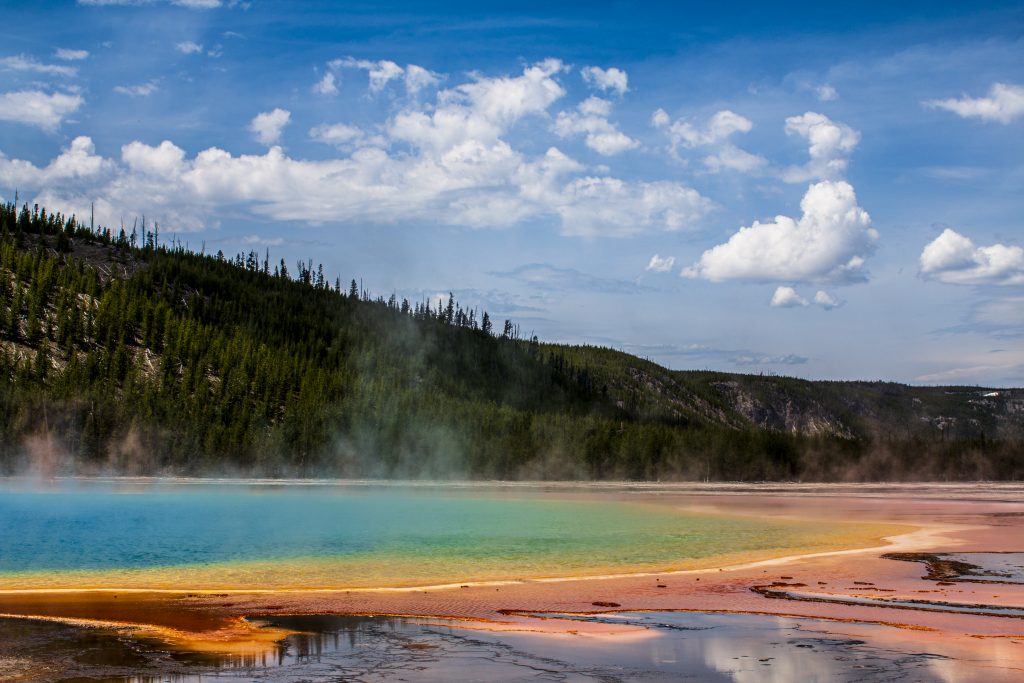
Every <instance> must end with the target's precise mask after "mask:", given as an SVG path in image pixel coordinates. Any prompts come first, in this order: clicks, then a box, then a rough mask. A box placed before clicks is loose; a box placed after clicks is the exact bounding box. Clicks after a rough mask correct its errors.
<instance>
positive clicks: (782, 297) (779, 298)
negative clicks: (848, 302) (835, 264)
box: [768, 285, 843, 311]
mask: <svg viewBox="0 0 1024 683" xmlns="http://www.w3.org/2000/svg"><path fill="white" fill-rule="evenodd" d="M812 303H813V304H814V305H815V306H821V307H822V308H824V309H825V310H826V311H830V310H832V309H833V308H839V307H840V306H842V305H843V302H842V301H840V300H839V299H837V298H836V297H834V296H832V295H831V294H829V293H828V292H826V291H825V290H823V289H819V290H818V291H817V292H815V294H814V298H813V299H811V300H810V301H808V300H807V299H806V298H804V297H803V296H802V295H801V294H800V293H799V292H797V291H796V290H795V289H793V288H792V287H788V286H785V285H781V286H779V287H777V288H776V289H775V293H774V294H772V300H771V301H770V302H769V304H768V305H769V306H771V307H772V308H797V307H804V306H810V305H811V304H812Z"/></svg>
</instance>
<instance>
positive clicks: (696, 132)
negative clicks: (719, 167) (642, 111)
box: [651, 109, 754, 149]
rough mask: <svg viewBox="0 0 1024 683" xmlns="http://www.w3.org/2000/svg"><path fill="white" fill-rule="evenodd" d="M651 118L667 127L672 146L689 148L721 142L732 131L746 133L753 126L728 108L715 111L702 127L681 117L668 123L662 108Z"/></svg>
mask: <svg viewBox="0 0 1024 683" xmlns="http://www.w3.org/2000/svg"><path fill="white" fill-rule="evenodd" d="M651 120H652V122H653V123H654V125H655V126H657V127H664V128H667V131H666V132H667V133H668V136H669V138H670V139H671V141H672V144H673V146H677V145H681V146H683V147H686V148H689V149H692V148H694V147H700V146H703V145H712V144H715V143H716V142H721V141H723V140H725V139H726V138H728V137H729V136H730V135H732V134H733V133H747V132H750V130H751V129H752V128H753V127H754V124H753V123H752V122H751V121H750V119H747V118H744V117H742V116H740V115H739V114H737V113H735V112H732V111H729V110H728V109H723V110H722V111H719V112H716V113H715V114H714V115H713V116H712V117H711V118H710V119H708V122H707V124H706V125H705V126H704V127H703V128H701V127H698V126H695V125H694V124H693V123H691V122H689V121H685V120H683V119H677V120H676V121H675V122H674V123H671V124H670V123H669V121H670V119H669V116H668V113H667V112H666V111H665V110H664V109H658V110H657V111H655V112H654V116H653V117H652V119H651Z"/></svg>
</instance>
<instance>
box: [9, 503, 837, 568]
mask: <svg viewBox="0 0 1024 683" xmlns="http://www.w3.org/2000/svg"><path fill="white" fill-rule="evenodd" d="M849 533H850V530H849V529H845V528H840V527H838V526H836V525H832V526H829V527H824V526H823V525H821V524H812V523H798V522H783V521H770V520H763V519H762V520H755V519H745V518H730V517H713V516H706V515H697V514H692V513H687V512H685V511H683V510H681V509H678V508H677V507H673V506H670V505H650V504H637V503H631V502H623V501H621V500H619V499H616V498H614V497H613V498H610V499H606V500H593V499H589V498H573V497H571V496H565V495H531V496H525V497H509V496H506V495H503V494H500V493H498V492H495V491H484V492H478V493H454V492H445V491H444V490H440V491H437V490H435V491H415V490H403V489H393V488H383V489H365V488H345V487H340V488H332V487H325V488H300V487H287V486H284V487H277V488H275V487H270V488H251V487H240V486H233V487H224V488H218V487H212V486H188V487H168V488H160V487H157V488H147V489H141V490H133V491H125V490H122V489H118V488H97V487H87V488H81V489H66V490H57V491H31V492H26V491H10V490H8V491H5V492H2V493H0V587H7V588H10V587H19V588H21V587H55V586H59V585H68V586H81V585H105V584H108V583H109V584H111V585H115V586H134V587H172V586H173V587H194V588H200V587H209V588H212V587H217V586H221V587H224V586H228V587H273V586H286V585H287V586H307V587H313V586H317V587H330V586H336V587H346V586H352V587H358V586H390V585H394V586H401V585H422V584H423V583H426V582H433V581H439V582H455V581H464V580H472V579H479V580H484V579H499V578H511V579H516V578H529V577H541V576H559V575H576V574H581V573H582V574H587V573H602V572H608V571H629V570H640V569H672V568H681V567H686V566H691V565H692V564H693V563H694V562H696V561H700V560H706V559H708V558H714V557H724V556H729V557H734V556H735V557H738V556H749V555H750V554H752V553H753V554H757V553H762V554H763V553H769V554H784V553H783V552H782V551H784V550H786V549H797V548H809V547H814V548H828V547H831V546H839V545H842V544H848V543H849V542H850V539H849Z"/></svg>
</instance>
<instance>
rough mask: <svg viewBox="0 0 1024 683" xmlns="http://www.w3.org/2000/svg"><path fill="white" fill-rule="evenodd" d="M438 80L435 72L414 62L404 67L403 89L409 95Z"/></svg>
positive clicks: (434, 83) (431, 85)
mask: <svg viewBox="0 0 1024 683" xmlns="http://www.w3.org/2000/svg"><path fill="white" fill-rule="evenodd" d="M439 82H440V81H439V79H438V76H437V74H435V73H434V72H433V71H430V70H429V69H424V68H423V67H422V66H417V65H416V64H409V65H408V66H406V67H405V89H406V91H407V92H408V93H409V94H410V95H415V94H417V93H418V92H419V91H420V90H423V89H424V88H430V87H433V86H435V85H437V84H438V83H439Z"/></svg>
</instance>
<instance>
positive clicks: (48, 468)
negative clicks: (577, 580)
mask: <svg viewBox="0 0 1024 683" xmlns="http://www.w3.org/2000/svg"><path fill="white" fill-rule="evenodd" d="M0 378H2V379H0V417H2V420H3V422H2V425H0V471H2V472H4V473H18V472H27V471H28V472H36V473H41V474H53V473H81V474H91V473H124V474H240V475H263V476H375V477H376V476H379V477H432V478H444V477H459V478H466V477H468V478H505V479H509V478H537V479H559V478H582V479H586V478H596V479H601V478H630V479H659V478H660V479H712V480H716V479H728V480H738V479H744V480H762V479H804V480H815V479H821V480H835V479H844V480H861V479H863V480H874V479H887V478H888V479H973V478H1020V477H1021V476H1022V475H1024V449H1022V443H1024V390H1020V389H1013V390H1004V389H980V388H965V387H959V388H958V387H946V388H933V387H909V386H905V385H899V384H893V383H881V382H875V383H872V382H811V381H804V380H798V379H792V378H784V377H774V376H754V375H736V374H727V373H715V372H693V371H672V370H668V369H665V368H663V367H660V366H658V365H656V364H654V363H651V362H649V361H646V360H642V359H639V358H636V357H633V356H630V355H628V354H624V353H621V352H617V351H614V350H610V349H604V348H597V347H579V346H563V345H555V344H545V343H540V342H539V340H537V339H530V340H525V339H521V338H519V334H518V330H517V328H516V326H515V325H514V324H513V323H512V322H511V321H501V324H499V322H498V321H494V322H493V323H492V321H491V320H490V318H489V316H487V314H486V313H485V312H483V311H476V310H465V309H463V308H461V307H460V306H459V304H458V302H456V301H454V300H453V299H451V300H449V301H448V303H447V305H444V306H439V307H437V308H432V307H431V305H430V304H429V303H423V302H409V301H398V300H397V299H396V298H394V297H391V298H390V299H388V300H384V299H383V298H376V299H374V298H372V297H370V296H369V295H368V294H367V293H366V292H362V291H359V289H358V287H357V286H356V284H355V282H354V281H352V282H350V283H349V284H348V285H343V283H342V281H341V280H340V279H337V278H336V279H334V281H333V282H332V281H331V280H330V279H329V278H328V277H327V276H325V275H324V273H323V269H322V267H321V268H314V266H313V264H312V262H308V263H304V264H303V263H300V264H298V265H297V266H296V267H295V270H294V272H290V271H289V268H288V266H287V265H286V264H285V263H284V262H283V261H281V262H278V263H276V264H274V263H270V261H269V258H268V255H260V254H257V253H255V252H251V253H249V254H244V255H238V256H236V257H234V258H225V257H224V256H223V255H221V254H217V255H202V254H196V253H192V252H188V251H186V250H185V249H183V248H181V247H180V245H176V244H172V245H167V244H162V243H161V242H160V239H159V234H158V232H157V230H156V228H155V226H154V230H153V231H152V232H149V231H147V230H146V229H145V227H143V229H142V231H141V233H136V232H135V231H134V230H133V234H132V235H129V234H125V232H124V231H121V232H119V233H118V234H116V235H115V234H112V233H111V232H110V231H109V230H105V229H96V230H92V229H90V228H88V227H86V226H83V225H81V224H79V223H77V222H76V221H75V220H74V219H66V218H65V217H63V216H60V215H48V214H47V213H46V212H45V210H41V209H36V210H29V209H28V207H23V208H22V209H21V210H20V211H18V210H17V209H16V207H15V206H14V205H11V204H8V205H4V206H3V207H0Z"/></svg>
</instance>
